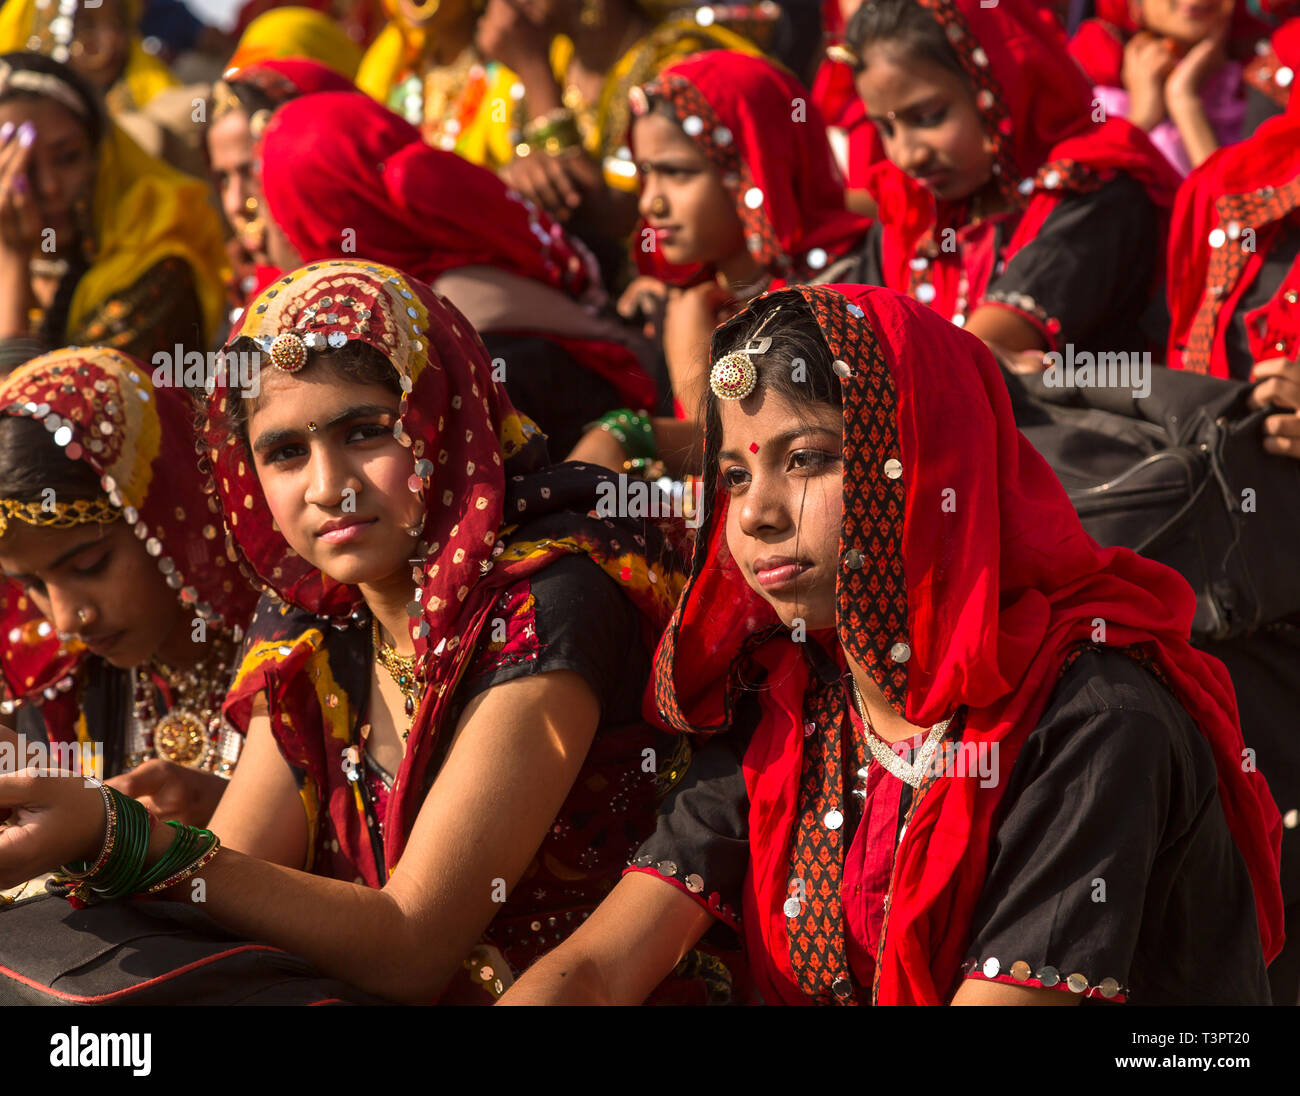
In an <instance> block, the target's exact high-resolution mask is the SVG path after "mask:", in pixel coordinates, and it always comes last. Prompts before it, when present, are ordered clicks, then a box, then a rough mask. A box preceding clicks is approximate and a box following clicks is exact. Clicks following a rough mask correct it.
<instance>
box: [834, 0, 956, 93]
mask: <svg viewBox="0 0 1300 1096" xmlns="http://www.w3.org/2000/svg"><path fill="white" fill-rule="evenodd" d="M844 41H845V43H846V44H847V45H848V48H849V49H850V50H852V51H853V53H854V54H856V55H857V58H858V62H859V64H860V65H861V64H863V54H864V53H865V52H866V50H867V49H868V48H869V47H871V46H877V45H880V44H882V43H884V42H888V43H890V44H891V45H893V46H895V48H897V49H899V50H900V51H901V52H902V54H903V56H905V57H907V58H908V59H909V60H913V61H929V62H930V63H931V64H933V65H938V66H939V67H940V68H942V69H947V70H948V71H949V72H951V73H954V74H956V75H957V76H960V77H961V78H962V80H963V81H967V76H966V73H965V70H963V69H962V66H961V61H960V60H959V59H958V57H957V54H956V51H954V50H953V48H952V44H951V43H950V42H949V41H948V36H947V35H946V34H945V33H944V30H943V27H941V26H940V25H939V21H938V20H937V19H936V18H935V17H934V15H933V14H932V13H931V12H929V11H927V10H926V9H925V8H923V7H922V6H921V5H920V4H918V3H917V2H916V0H867V2H866V3H865V4H863V5H862V6H861V7H860V8H858V10H857V11H855V12H854V13H853V18H852V19H850V20H849V25H848V27H847V28H845V31H844Z"/></svg>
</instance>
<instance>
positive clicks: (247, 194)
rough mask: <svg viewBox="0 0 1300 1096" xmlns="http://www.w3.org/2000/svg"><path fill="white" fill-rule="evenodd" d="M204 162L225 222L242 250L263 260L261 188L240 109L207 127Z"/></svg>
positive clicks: (246, 128)
mask: <svg viewBox="0 0 1300 1096" xmlns="http://www.w3.org/2000/svg"><path fill="white" fill-rule="evenodd" d="M208 162H209V164H210V165H211V168H212V181H213V184H214V185H215V186H216V189H217V196H218V197H219V198H220V199H221V211H222V212H223V213H224V214H225V215H226V221H227V222H228V223H229V225H230V227H231V228H232V229H233V230H234V232H235V234H236V235H237V236H238V237H239V241H240V243H242V244H243V245H244V249H245V250H246V251H248V253H249V254H250V255H252V256H253V257H254V258H258V259H263V260H264V259H265V257H266V256H265V254H264V249H265V240H264V221H263V220H262V216H263V213H264V210H263V208H262V190H261V186H260V185H259V183H258V179H257V174H256V173H255V172H254V171H253V138H252V135H251V134H250V133H249V129H248V115H247V114H245V113H244V112H243V111H242V110H229V111H227V112H226V113H225V114H223V115H222V116H221V117H220V118H218V119H217V120H216V121H215V122H213V123H212V125H210V126H209V127H208ZM250 205H251V208H250Z"/></svg>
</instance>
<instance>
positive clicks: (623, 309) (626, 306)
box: [618, 274, 668, 339]
mask: <svg viewBox="0 0 1300 1096" xmlns="http://www.w3.org/2000/svg"><path fill="white" fill-rule="evenodd" d="M667 304H668V287H667V286H666V285H665V284H664V283H663V282H661V281H660V280H659V279H658V278H651V277H650V276H649V275H646V274H641V275H639V276H638V277H636V278H633V279H632V281H631V283H629V285H628V287H627V288H626V289H625V290H623V295H622V296H621V297H619V299H618V314H619V315H620V316H622V317H623V319H625V320H628V321H629V322H635V321H636V320H637V319H638V318H639V319H640V320H641V333H642V334H643V335H645V337H646V338H647V339H653V338H656V337H657V335H658V334H659V329H660V328H661V327H662V326H663V322H664V311H665V309H666V308H667Z"/></svg>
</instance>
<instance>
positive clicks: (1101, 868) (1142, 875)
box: [636, 650, 1269, 1004]
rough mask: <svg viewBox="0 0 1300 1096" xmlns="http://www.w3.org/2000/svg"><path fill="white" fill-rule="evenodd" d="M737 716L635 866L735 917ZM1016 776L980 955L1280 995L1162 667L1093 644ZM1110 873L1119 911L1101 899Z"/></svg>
mask: <svg viewBox="0 0 1300 1096" xmlns="http://www.w3.org/2000/svg"><path fill="white" fill-rule="evenodd" d="M754 695H755V694H749V696H754ZM740 713H741V714H738V717H737V720H736V722H735V724H734V726H733V727H732V729H731V730H730V731H729V732H728V733H726V734H723V735H717V736H715V737H714V738H712V739H711V740H710V741H708V742H707V743H705V744H704V745H702V746H701V747H700V749H699V750H698V751H697V752H696V754H695V757H694V759H693V760H692V762H691V768H690V770H688V772H687V774H686V777H685V779H684V780H683V782H682V783H681V785H679V787H678V788H677V789H676V791H674V793H673V794H672V795H671V796H670V797H669V798H668V799H666V800H665V802H664V804H663V806H662V807H661V810H660V814H659V819H658V823H657V827H656V830H655V833H654V834H653V835H652V836H651V837H650V838H649V839H648V840H647V841H646V842H645V843H644V844H643V845H642V846H641V848H640V849H638V850H637V856H636V859H638V860H640V859H642V858H644V857H646V856H649V857H650V858H651V859H652V861H654V862H658V861H659V860H672V861H673V862H674V863H675V864H677V865H678V871H679V874H680V873H686V872H696V873H698V874H699V875H700V876H701V878H703V879H704V881H705V886H704V890H705V893H706V894H708V893H710V892H712V891H718V892H719V893H720V894H721V896H722V900H723V901H724V902H725V903H726V904H728V905H730V906H731V907H732V908H733V909H739V908H740V901H741V893H742V891H741V888H742V886H743V883H744V879H745V872H746V871H747V870H748V861H749V849H748V819H747V815H748V800H747V796H746V792H745V782H744V777H743V774H742V772H741V758H742V757H743V755H744V752H745V748H746V746H747V745H748V741H749V737H750V736H751V735H752V733H753V728H754V726H755V725H756V722H757V709H756V708H749V709H748V710H746V709H745V708H742V709H740ZM1007 779H1009V780H1010V786H1009V787H1008V789H1007V792H1006V796H1005V798H1004V799H1003V802H1002V806H1001V808H1000V815H999V819H998V821H997V823H996V826H995V830H994V834H995V836H994V838H993V841H992V844H991V848H990V858H989V867H988V875H987V880H986V883H985V887H984V892H983V895H982V897H981V899H980V901H979V903H978V904H977V907H976V911H975V916H974V920H973V922H972V937H971V944H970V947H969V948H968V956H969V957H973V958H977V959H979V960H981V961H982V960H984V959H986V958H988V957H990V956H996V957H997V958H998V959H999V961H1000V962H1001V967H1002V969H1003V970H1007V969H1009V968H1010V966H1011V964H1012V963H1014V962H1016V961H1017V960H1021V959H1023V960H1025V961H1026V962H1028V963H1029V964H1030V965H1031V967H1032V968H1033V969H1034V970H1038V969H1039V968H1040V967H1042V966H1044V965H1050V966H1054V967H1056V968H1057V969H1058V970H1059V971H1060V972H1061V977H1062V978H1065V977H1066V976H1067V975H1069V974H1073V973H1075V972H1076V971H1078V972H1080V973H1083V974H1085V975H1086V976H1087V977H1088V980H1089V983H1090V984H1092V985H1096V984H1097V983H1098V982H1100V981H1101V980H1102V979H1103V978H1107V977H1112V978H1115V979H1116V980H1117V981H1118V982H1120V983H1121V984H1122V985H1124V986H1126V987H1128V988H1129V989H1130V991H1131V999H1132V1000H1133V1001H1134V1002H1141V1003H1144V1004H1153V1003H1164V1002H1168V1003H1193V1002H1197V1003H1207V1004H1208V1003H1221V1004H1223V1003H1230V1002H1239V1003H1259V1004H1267V1003H1268V999H1269V994H1268V984H1267V980H1266V978H1265V973H1264V962H1263V954H1262V951H1261V948H1260V942H1259V930H1258V925H1257V923H1256V919H1255V905H1254V898H1253V894H1252V891H1251V886H1250V877H1249V875H1248V873H1247V871H1246V865H1245V862H1244V861H1243V860H1242V858H1241V855H1240V853H1239V852H1238V851H1237V848H1236V845H1235V844H1234V843H1233V841H1232V836H1231V834H1230V833H1229V831H1228V826H1227V822H1226V820H1225V818H1224V815H1223V809H1222V806H1221V805H1220V803H1219V798H1218V776H1217V773H1216V770H1215V765H1214V758H1213V755H1212V754H1211V752H1210V747H1209V744H1208V743H1207V742H1206V741H1205V739H1204V738H1203V737H1202V735H1201V734H1200V732H1199V730H1198V729H1197V728H1196V726H1195V724H1194V723H1193V722H1192V720H1191V718H1190V717H1189V716H1188V715H1187V713H1186V711H1185V710H1184V709H1183V708H1182V707H1181V706H1180V705H1179V704H1178V703H1177V701H1176V700H1175V699H1174V698H1173V696H1172V695H1171V694H1170V693H1169V692H1168V691H1167V690H1166V689H1165V688H1164V687H1163V686H1162V685H1161V684H1160V683H1159V682H1158V681H1157V680H1156V679H1155V678H1154V677H1153V676H1152V675H1151V674H1150V673H1148V672H1147V671H1146V670H1144V669H1142V668H1141V667H1140V666H1138V665H1137V664H1136V663H1135V662H1133V660H1132V659H1130V658H1128V657H1127V656H1125V655H1122V654H1120V653H1118V652H1115V651H1100V650H1089V651H1086V652H1085V653H1084V654H1082V655H1081V656H1080V657H1079V658H1078V659H1077V660H1076V661H1075V662H1074V664H1073V665H1072V666H1071V667H1070V668H1069V669H1068V670H1067V671H1066V672H1065V673H1064V674H1063V675H1062V676H1061V680H1060V681H1059V682H1058V683H1057V686H1056V689H1055V690H1054V692H1053V695H1052V697H1051V699H1050V700H1049V702H1048V705H1047V708H1046V710H1045V711H1044V713H1043V715H1042V718H1041V719H1040V720H1039V723H1038V726H1037V727H1035V728H1034V730H1033V732H1032V733H1031V734H1030V735H1029V738H1028V739H1027V741H1026V744H1025V746H1024V748H1023V749H1022V751H1021V753H1020V756H1019V757H1018V758H1017V759H1016V763H1015V765H1014V767H1013V768H1012V771H1011V773H1010V774H1009V776H1008V777H1007ZM908 802H909V797H907V796H904V797H903V800H902V802H901V803H900V811H899V825H900V826H901V824H902V821H903V817H904V815H905V814H906V812H907V807H908ZM1098 878H1101V879H1103V880H1104V881H1105V885H1106V889H1105V898H1106V901H1105V902H1098V901H1094V899H1093V895H1094V894H1096V893H1099V892H1098V891H1097V888H1096V886H1095V884H1094V882H1093V880H1095V879H1098ZM1208 895H1213V901H1207V896H1208Z"/></svg>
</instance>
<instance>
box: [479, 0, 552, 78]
mask: <svg viewBox="0 0 1300 1096" xmlns="http://www.w3.org/2000/svg"><path fill="white" fill-rule="evenodd" d="M554 36H555V35H554V32H553V30H552V29H551V27H549V26H548V25H547V22H546V16H545V11H544V5H543V4H539V3H538V0H488V4H487V8H486V10H485V11H484V12H483V14H482V15H481V16H479V20H478V26H477V27H476V29H475V31H474V42H475V45H477V46H478V50H479V52H480V53H481V54H482V55H483V56H484V57H485V58H487V59H488V60H489V61H497V62H499V63H500V64H502V65H505V67H506V68H508V69H511V70H512V71H514V72H515V73H516V74H517V75H518V76H519V78H520V79H521V80H523V82H524V85H525V86H527V85H528V83H529V80H530V79H533V78H534V77H535V76H536V77H540V76H541V75H542V74H543V73H545V74H546V75H548V76H549V75H550V73H551V39H552V38H553V37H554Z"/></svg>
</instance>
